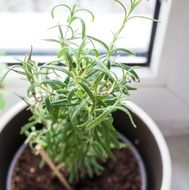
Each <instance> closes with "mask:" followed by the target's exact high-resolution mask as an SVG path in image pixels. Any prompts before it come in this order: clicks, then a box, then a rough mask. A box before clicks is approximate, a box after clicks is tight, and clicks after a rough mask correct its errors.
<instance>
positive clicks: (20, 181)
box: [12, 147, 141, 190]
mask: <svg viewBox="0 0 189 190" xmlns="http://www.w3.org/2000/svg"><path fill="white" fill-rule="evenodd" d="M114 153H115V156H116V158H117V160H116V161H113V160H111V159H109V160H107V161H106V162H105V163H104V164H103V166H104V167H105V170H104V171H103V172H102V174H101V175H100V176H95V177H93V178H89V177H87V176H86V177H84V178H82V179H81V180H80V181H79V182H78V183H77V184H74V185H72V186H73V190H141V175H140V170H139V166H138V163H137V161H136V159H135V157H134V155H133V154H132V152H131V151H130V149H129V148H124V149H119V150H115V151H114ZM39 161H40V157H39V156H35V155H33V154H32V153H31V151H30V149H29V148H28V147H27V148H26V149H25V150H24V152H23V153H22V155H21V156H20V158H19V160H18V162H17V164H16V167H15V168H14V172H13V180H12V190H65V189H64V188H63V187H62V185H61V183H60V182H59V181H58V180H57V178H56V177H55V176H54V175H53V174H52V171H51V170H50V169H49V167H48V166H47V165H46V166H44V167H43V168H42V169H39Z"/></svg>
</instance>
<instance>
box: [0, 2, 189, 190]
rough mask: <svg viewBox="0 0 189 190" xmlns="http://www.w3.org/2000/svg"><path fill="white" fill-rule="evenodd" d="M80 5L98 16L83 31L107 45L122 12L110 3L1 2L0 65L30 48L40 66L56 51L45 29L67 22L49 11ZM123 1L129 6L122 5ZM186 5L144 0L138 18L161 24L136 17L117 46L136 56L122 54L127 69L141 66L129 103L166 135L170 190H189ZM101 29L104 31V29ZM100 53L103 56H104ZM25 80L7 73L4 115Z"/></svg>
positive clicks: (52, 33) (188, 28) (188, 24)
mask: <svg viewBox="0 0 189 190" xmlns="http://www.w3.org/2000/svg"><path fill="white" fill-rule="evenodd" d="M62 2H66V3H70V4H72V3H78V4H80V5H81V6H82V7H84V8H89V9H91V10H93V12H94V13H95V14H96V18H95V21H94V23H91V20H90V18H88V17H87V16H86V22H87V24H88V29H87V32H88V33H89V34H91V35H94V34H95V35H97V36H98V37H99V38H101V39H103V40H104V41H106V42H108V41H109V40H110V39H111V37H112V32H114V31H115V28H116V26H118V25H119V20H120V19H121V10H120V7H119V6H117V5H116V4H115V3H114V1H113V0H93V1H89V0H75V1H74V0H69V1H68V0H67V1H66V0H65V1H63V0H0V49H1V51H2V52H3V53H2V54H3V55H2V56H1V57H0V62H1V63H2V64H3V63H7V65H14V64H17V63H18V61H17V59H18V58H23V57H24V55H25V53H26V52H27V51H28V49H29V48H30V45H32V46H33V48H34V55H33V56H34V57H35V59H36V60H38V61H39V62H41V63H43V62H45V61H47V60H48V61H49V60H51V59H53V58H54V56H56V52H57V47H56V46H55V45H53V44H51V43H47V42H45V41H44V40H43V39H46V38H49V36H50V37H51V38H52V36H53V37H54V36H55V37H56V35H57V34H56V32H55V31H53V30H48V28H49V27H51V26H53V25H55V23H57V22H58V23H61V22H63V20H64V19H65V17H64V14H66V13H64V12H63V11H62V10H61V9H59V10H58V15H60V16H57V17H58V18H56V19H55V21H54V20H52V19H51V18H50V13H49V11H50V10H51V9H52V7H53V6H54V5H57V4H59V3H62ZM126 3H127V2H126ZM188 10H189V1H188V0H180V1H177V0H148V1H147V0H143V3H142V4H141V6H140V7H139V8H138V9H137V11H136V12H135V14H136V15H142V16H148V17H151V18H156V19H159V20H160V21H161V22H160V23H158V24H157V23H152V22H150V21H148V20H143V19H136V20H135V22H131V23H129V24H128V26H127V28H126V30H125V31H124V32H123V33H122V36H121V39H120V40H119V42H118V46H121V47H126V48H128V49H131V50H133V51H135V52H136V55H135V56H130V55H127V54H120V55H119V59H120V60H121V61H122V62H123V63H125V64H129V65H136V66H140V68H139V70H138V72H139V75H140V76H141V78H142V81H141V84H140V85H139V90H138V91H137V92H135V93H133V94H132V100H133V101H134V102H136V103H137V104H138V105H139V106H140V107H141V108H142V109H144V110H145V111H146V112H147V113H148V114H149V115H150V116H151V117H152V118H153V119H154V120H155V122H156V123H157V124H158V126H159V128H160V130H161V131H162V133H163V134H164V136H165V137H166V140H167V143H168V146H169V148H170V153H171V158H172V161H173V182H172V190H188V189H189V181H188V179H189V161H188V160H189V150H188V146H189V74H188V73H189V72H188V71H189V48H188V44H189V37H188V34H189V22H188V19H189V11H188ZM102 28H105V30H104V29H102ZM102 53H103V52H102ZM25 85H26V84H25V82H24V81H20V80H18V79H17V77H15V75H14V74H10V75H9V76H8V79H7V80H6V81H5V86H6V88H7V89H8V92H7V93H6V95H5V99H6V106H5V108H4V109H3V110H1V111H0V115H2V114H4V113H5V112H6V111H7V110H8V109H10V108H11V106H13V105H14V104H16V103H17V102H18V101H19V100H20V99H19V98H18V97H17V96H16V95H15V93H17V94H23V93H24V89H25Z"/></svg>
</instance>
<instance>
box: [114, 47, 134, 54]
mask: <svg viewBox="0 0 189 190" xmlns="http://www.w3.org/2000/svg"><path fill="white" fill-rule="evenodd" d="M113 51H115V52H119V51H123V52H125V53H128V54H130V55H135V53H134V52H133V51H131V50H129V49H125V48H116V49H114V50H113Z"/></svg>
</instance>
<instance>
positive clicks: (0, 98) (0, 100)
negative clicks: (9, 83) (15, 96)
mask: <svg viewBox="0 0 189 190" xmlns="http://www.w3.org/2000/svg"><path fill="white" fill-rule="evenodd" d="M0 55H1V52H0ZM3 70H4V65H2V64H1V65H0V109H3V108H4V107H5V99H4V97H5V94H6V92H5V90H4V86H3V82H2V75H3Z"/></svg>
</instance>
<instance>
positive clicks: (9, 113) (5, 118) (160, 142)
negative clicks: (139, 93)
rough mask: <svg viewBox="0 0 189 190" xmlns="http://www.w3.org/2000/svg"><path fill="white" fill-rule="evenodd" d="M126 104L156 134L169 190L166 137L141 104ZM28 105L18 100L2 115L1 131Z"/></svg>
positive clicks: (163, 187)
mask: <svg viewBox="0 0 189 190" xmlns="http://www.w3.org/2000/svg"><path fill="white" fill-rule="evenodd" d="M125 104H126V105H127V106H128V108H130V110H131V111H132V112H133V113H135V114H136V115H137V116H138V117H139V118H140V119H141V120H142V121H143V122H144V123H145V124H146V126H147V127H148V128H149V129H150V131H151V133H152V135H153V136H154V138H155V140H156V142H157V146H158V148H159V151H160V154H161V158H162V167H163V176H162V185H161V190H169V189H170V186H171V176H172V169H171V158H170V154H169V150H168V146H167V144H166V142H165V139H164V137H163V135H162V133H161V132H160V130H159V128H158V126H157V125H156V124H155V122H154V121H153V120H152V119H151V118H150V116H149V115H148V114H147V113H146V112H145V111H143V110H142V109H141V108H140V107H139V106H137V105H136V104H135V103H133V102H132V101H130V100H128V101H125ZM26 107H27V104H26V103H25V102H24V101H20V102H18V103H17V104H16V105H14V106H13V107H12V108H11V109H9V110H8V111H7V112H5V113H4V114H3V115H2V116H1V119H0V121H1V123H0V133H1V131H2V130H3V128H4V127H5V126H6V125H7V124H8V122H9V121H10V118H13V117H14V116H16V114H17V113H18V112H19V111H21V110H23V109H24V108H26Z"/></svg>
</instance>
